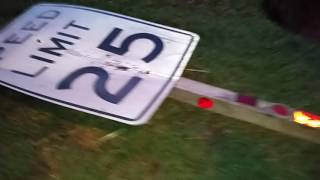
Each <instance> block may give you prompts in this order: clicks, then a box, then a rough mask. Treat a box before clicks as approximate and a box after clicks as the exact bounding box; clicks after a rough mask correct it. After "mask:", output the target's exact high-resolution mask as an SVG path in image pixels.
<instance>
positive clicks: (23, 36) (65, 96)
mask: <svg viewBox="0 0 320 180" xmlns="http://www.w3.org/2000/svg"><path fill="white" fill-rule="evenodd" d="M198 41H199V37H198V36H197V35H196V34H194V33H190V32H186V31H183V30H179V29H175V28H171V27H167V26H163V25H159V24H155V23H151V22H147V21H143V20H139V19H136V18H132V17H128V16H123V15H119V14H115V13H111V12H107V11H101V10H97V9H92V8H86V7H81V6H71V5H64V4H38V5H35V6H33V7H32V8H31V9H29V10H28V11H26V12H25V13H24V14H22V15H21V16H20V17H18V18H17V19H15V20H14V21H13V22H12V23H11V24H9V25H8V26H7V27H5V28H4V29H3V30H2V31H1V33H0V59H1V60H0V83H1V84H2V85H4V86H6V87H9V88H12V89H15V90H17V91H20V92H23V93H25V94H28V95H31V96H34V97H37V98H40V99H43V100H46V101H50V102H53V103H56V104H59V105H62V106H66V107H69V108H73V109H77V110H80V111H84V112H87V113H91V114H95V115H98V116H103V117H106V118H109V119H112V120H116V121H120V122H124V123H127V124H132V125H137V124H142V123H144V122H146V121H147V120H148V119H149V118H150V117H151V115H152V114H153V112H154V111H155V110H156V109H157V108H158V107H159V106H160V104H161V102H162V101H163V100H164V99H165V97H166V96H167V95H168V93H169V92H170V90H171V89H172V87H173V85H174V83H175V82H176V81H177V80H178V79H179V77H180V76H181V74H182V72H183V69H184V68H185V66H186V64H187V62H188V60H189V58H190V56H191V54H192V52H193V50H194V48H195V46H196V44H197V42H198Z"/></svg>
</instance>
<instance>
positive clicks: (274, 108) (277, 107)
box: [272, 104, 289, 116]
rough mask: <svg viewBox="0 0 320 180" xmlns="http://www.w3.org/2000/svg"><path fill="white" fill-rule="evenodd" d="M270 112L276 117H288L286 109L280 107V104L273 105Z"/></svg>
mask: <svg viewBox="0 0 320 180" xmlns="http://www.w3.org/2000/svg"><path fill="white" fill-rule="evenodd" d="M272 111H273V112H275V113H277V114H278V115H281V116H288V115H289V111H288V108H287V107H285V106H283V105H281V104H276V105H273V106H272Z"/></svg>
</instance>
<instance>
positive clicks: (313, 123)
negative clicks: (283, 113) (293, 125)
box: [293, 111, 320, 128]
mask: <svg viewBox="0 0 320 180" xmlns="http://www.w3.org/2000/svg"><path fill="white" fill-rule="evenodd" d="M293 118H294V121H295V122H297V123H299V124H303V125H306V126H310V127H314V128H320V116H316V115H313V114H310V113H307V112H303V111H295V112H294V113H293Z"/></svg>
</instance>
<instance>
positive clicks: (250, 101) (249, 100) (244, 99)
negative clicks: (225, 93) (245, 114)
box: [237, 94, 257, 106]
mask: <svg viewBox="0 0 320 180" xmlns="http://www.w3.org/2000/svg"><path fill="white" fill-rule="evenodd" d="M237 102H239V103H241V104H246V105H249V106H256V104H257V98H255V97H253V96H246V95H241V94H239V95H238V97H237Z"/></svg>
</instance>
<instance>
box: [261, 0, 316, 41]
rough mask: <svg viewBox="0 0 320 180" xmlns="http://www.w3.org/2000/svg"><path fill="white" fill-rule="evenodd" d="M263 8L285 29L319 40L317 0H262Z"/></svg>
mask: <svg viewBox="0 0 320 180" xmlns="http://www.w3.org/2000/svg"><path fill="white" fill-rule="evenodd" d="M263 9H264V11H265V13H266V14H267V16H268V17H269V18H270V19H271V20H272V21H274V22H276V23H277V24H279V25H280V26H282V27H284V28H285V29H287V30H289V31H291V32H295V33H299V34H302V35H303V36H305V37H308V38H310V39H315V40H317V41H319V40H320V11H319V9H320V1H319V0H264V1H263Z"/></svg>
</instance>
